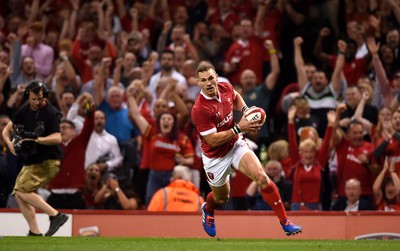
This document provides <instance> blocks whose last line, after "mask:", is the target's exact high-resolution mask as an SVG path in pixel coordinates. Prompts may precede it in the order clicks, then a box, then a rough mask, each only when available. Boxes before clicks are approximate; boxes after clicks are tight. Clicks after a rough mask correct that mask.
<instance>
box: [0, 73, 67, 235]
mask: <svg viewBox="0 0 400 251" xmlns="http://www.w3.org/2000/svg"><path fill="white" fill-rule="evenodd" d="M23 95H24V99H26V100H28V102H26V103H25V104H24V105H22V107H21V108H20V109H19V110H18V111H17V112H16V113H15V115H14V117H13V118H12V120H11V121H10V122H8V124H7V125H6V127H5V128H4V130H3V138H4V141H5V143H6V144H7V147H8V148H9V149H10V151H11V152H12V153H13V154H14V155H17V154H18V155H22V156H24V157H25V164H24V166H23V168H22V170H21V172H20V173H19V174H18V177H17V179H16V182H15V186H14V190H13V195H14V196H15V199H16V201H17V203H18V205H19V208H20V210H21V212H22V214H23V215H24V217H25V219H26V221H27V222H28V225H29V234H28V235H30V236H41V235H42V234H41V233H40V230H39V226H38V224H37V221H36V217H35V208H38V209H40V210H41V211H43V212H45V213H46V214H48V215H49V218H50V227H49V230H48V231H47V233H46V236H51V235H53V234H54V233H55V232H57V230H58V229H59V228H60V227H61V226H62V225H63V224H64V223H65V222H66V221H67V220H68V216H67V215H65V214H63V213H60V212H58V211H57V210H56V209H54V208H53V207H51V206H50V205H49V204H47V203H46V202H45V201H44V200H43V199H42V197H40V196H39V195H38V194H36V193H35V192H36V190H37V189H38V188H40V187H42V186H43V185H45V184H47V183H48V182H49V181H50V180H51V179H52V178H53V177H54V176H55V175H56V174H57V172H58V170H59V166H60V159H61V157H62V153H61V148H60V143H61V135H60V125H59V124H60V113H59V111H58V110H57V109H56V108H54V107H53V106H52V105H51V104H50V103H48V102H47V99H46V97H47V96H48V95H49V90H48V89H47V86H46V84H45V83H44V82H42V81H40V80H34V81H32V82H31V83H30V84H29V85H28V87H27V88H26V90H25V91H24V93H23ZM15 128H19V129H20V130H19V131H18V132H15V131H13V129H15ZM12 132H13V134H14V139H18V140H13V141H11V140H12V139H11V137H10V136H11V134H12ZM16 146H17V147H16Z"/></svg>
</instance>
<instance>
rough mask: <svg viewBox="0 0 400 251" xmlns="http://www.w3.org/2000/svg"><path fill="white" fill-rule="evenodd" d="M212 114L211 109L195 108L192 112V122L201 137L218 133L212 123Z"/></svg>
mask: <svg viewBox="0 0 400 251" xmlns="http://www.w3.org/2000/svg"><path fill="white" fill-rule="evenodd" d="M212 116H213V115H212V113H211V111H210V110H209V109H200V108H199V107H194V108H193V110H192V120H193V123H194V125H195V126H196V129H197V131H198V132H199V133H200V135H201V136H203V137H204V136H207V135H209V134H211V133H214V132H216V131H217V128H216V127H215V124H214V122H213V121H212Z"/></svg>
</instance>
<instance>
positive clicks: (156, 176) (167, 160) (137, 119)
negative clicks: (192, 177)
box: [126, 86, 194, 205]
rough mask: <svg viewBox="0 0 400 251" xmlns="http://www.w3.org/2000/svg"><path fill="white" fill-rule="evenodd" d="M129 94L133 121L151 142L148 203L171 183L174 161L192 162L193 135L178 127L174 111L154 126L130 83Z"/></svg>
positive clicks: (128, 98) (160, 117)
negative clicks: (142, 109)
mask: <svg viewBox="0 0 400 251" xmlns="http://www.w3.org/2000/svg"><path fill="white" fill-rule="evenodd" d="M126 97H127V101H128V106H129V110H130V112H131V116H132V118H133V120H134V123H135V124H136V126H137V128H138V129H139V130H140V133H141V134H142V136H143V138H144V140H146V141H147V142H148V144H149V145H150V153H151V154H150V158H149V160H148V161H149V166H150V174H149V179H148V181H147V189H146V205H148V203H149V202H150V199H151V197H152V196H153V194H154V193H155V192H156V191H157V190H158V189H160V188H163V187H165V186H167V185H168V184H169V183H170V178H171V175H172V170H173V169H174V167H175V165H177V164H178V165H185V166H191V165H193V162H194V157H193V155H194V152H193V146H192V144H191V142H190V139H189V138H188V137H187V136H186V135H184V134H183V133H181V132H180V131H179V126H178V121H177V119H176V116H175V115H174V114H173V113H171V112H162V113H161V114H160V115H159V116H158V118H157V123H156V127H154V126H152V125H151V124H150V123H149V122H148V121H147V120H146V119H145V118H144V117H143V115H142V114H141V113H140V109H139V107H138V105H137V103H136V100H135V98H134V96H133V95H132V88H131V86H129V87H128V89H127V91H126Z"/></svg>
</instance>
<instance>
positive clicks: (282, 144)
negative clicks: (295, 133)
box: [268, 139, 289, 161]
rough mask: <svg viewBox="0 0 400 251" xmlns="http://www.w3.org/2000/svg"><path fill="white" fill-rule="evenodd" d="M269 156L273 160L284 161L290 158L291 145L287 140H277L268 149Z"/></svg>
mask: <svg viewBox="0 0 400 251" xmlns="http://www.w3.org/2000/svg"><path fill="white" fill-rule="evenodd" d="M268 156H269V159H271V160H278V161H279V160H282V159H285V158H287V157H288V156H289V143H288V142H287V141H286V140H283V139H281V140H277V141H275V142H272V143H271V145H269V147H268Z"/></svg>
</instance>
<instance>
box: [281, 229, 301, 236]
mask: <svg viewBox="0 0 400 251" xmlns="http://www.w3.org/2000/svg"><path fill="white" fill-rule="evenodd" d="M302 232H303V231H302V230H297V231H295V232H293V233H289V232H285V233H286V235H287V236H290V235H296V234H300V233H302Z"/></svg>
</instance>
